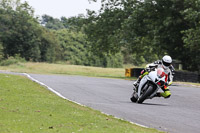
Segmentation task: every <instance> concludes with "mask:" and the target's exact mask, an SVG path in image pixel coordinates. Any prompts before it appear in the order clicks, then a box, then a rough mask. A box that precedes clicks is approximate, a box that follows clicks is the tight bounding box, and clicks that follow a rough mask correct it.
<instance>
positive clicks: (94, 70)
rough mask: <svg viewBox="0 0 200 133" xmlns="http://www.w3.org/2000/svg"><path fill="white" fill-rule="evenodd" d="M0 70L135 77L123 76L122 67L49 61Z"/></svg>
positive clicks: (22, 64)
mask: <svg viewBox="0 0 200 133" xmlns="http://www.w3.org/2000/svg"><path fill="white" fill-rule="evenodd" d="M0 70H7V71H12V72H26V73H40V74H66V75H82V76H91V77H105V78H120V79H136V78H134V77H131V78H127V77H125V69H124V68H101V67H89V66H78V65H66V64H50V63H32V62H27V63H20V64H15V65H9V66H0Z"/></svg>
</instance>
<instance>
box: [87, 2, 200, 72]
mask: <svg viewBox="0 0 200 133" xmlns="http://www.w3.org/2000/svg"><path fill="white" fill-rule="evenodd" d="M91 1H94V0H91ZM199 14H200V1H199V0H195V1H194V0H144V1H140V0H126V1H124V0H102V8H101V11H100V12H99V14H97V13H95V12H93V11H90V12H88V15H89V18H88V20H89V21H88V22H89V24H88V27H86V34H87V35H88V37H89V38H88V39H89V40H90V41H93V42H97V43H93V47H94V48H95V49H96V50H97V51H101V53H102V52H105V53H108V52H114V53H115V52H118V51H122V53H123V54H124V57H125V58H124V59H125V63H128V62H130V61H132V62H133V63H134V64H141V63H143V62H150V61H152V60H154V59H158V58H161V57H162V56H163V55H165V54H169V55H171V56H172V58H173V59H178V60H181V62H182V64H183V66H184V69H186V70H192V71H197V70H199V71H200V65H199V64H200V63H199V60H200V57H199V49H200V48H199V46H200V44H199V43H200V42H199V40H200V39H199V37H198V36H199V25H200V24H199V22H200V15H199ZM129 55H130V56H129ZM188 55H190V56H188ZM135 57H136V58H135Z"/></svg>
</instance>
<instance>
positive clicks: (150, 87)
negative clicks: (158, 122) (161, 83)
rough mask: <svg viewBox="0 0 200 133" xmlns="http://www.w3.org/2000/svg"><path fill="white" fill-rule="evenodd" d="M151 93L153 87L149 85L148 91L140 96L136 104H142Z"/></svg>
mask: <svg viewBox="0 0 200 133" xmlns="http://www.w3.org/2000/svg"><path fill="white" fill-rule="evenodd" d="M153 91H154V90H153V86H151V85H149V87H148V89H147V90H146V91H145V92H144V93H143V95H141V96H140V98H139V99H138V101H137V102H138V103H143V102H144V100H145V99H147V97H148V96H150V95H151V94H152V93H153Z"/></svg>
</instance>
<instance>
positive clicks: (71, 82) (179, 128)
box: [29, 74, 200, 133]
mask: <svg viewBox="0 0 200 133" xmlns="http://www.w3.org/2000/svg"><path fill="white" fill-rule="evenodd" d="M29 75H30V76H31V77H32V78H34V79H36V80H38V81H40V82H42V83H44V84H46V85H47V86H49V87H50V88H52V89H53V90H55V91H56V92H58V93H60V94H61V95H62V96H64V97H66V98H67V99H69V100H72V101H75V102H78V103H80V104H83V105H86V106H89V107H91V108H93V109H95V110H99V111H101V112H104V113H106V114H109V115H113V116H116V117H118V118H121V119H124V120H127V121H131V122H133V123H137V124H141V125H144V126H147V127H150V128H156V129H158V130H161V131H165V132H170V133H198V132H200V88H199V87H193V86H186V85H174V86H171V87H170V90H171V93H172V96H171V97H170V99H164V98H154V99H151V100H146V101H144V103H143V104H136V103H132V102H131V101H130V95H131V93H132V83H133V81H129V80H120V79H105V78H93V77H84V76H63V75H39V74H29Z"/></svg>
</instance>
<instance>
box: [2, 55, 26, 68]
mask: <svg viewBox="0 0 200 133" xmlns="http://www.w3.org/2000/svg"><path fill="white" fill-rule="evenodd" d="M20 62H26V60H25V59H24V58H21V57H19V56H16V57H13V56H11V57H9V58H8V59H6V60H2V61H1V62H0V65H1V66H9V65H12V64H18V63H20Z"/></svg>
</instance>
